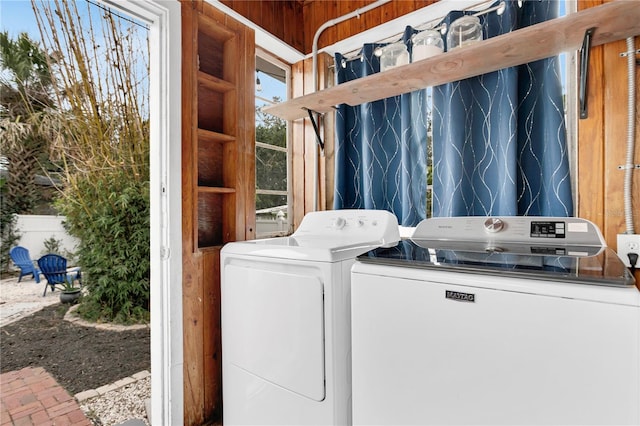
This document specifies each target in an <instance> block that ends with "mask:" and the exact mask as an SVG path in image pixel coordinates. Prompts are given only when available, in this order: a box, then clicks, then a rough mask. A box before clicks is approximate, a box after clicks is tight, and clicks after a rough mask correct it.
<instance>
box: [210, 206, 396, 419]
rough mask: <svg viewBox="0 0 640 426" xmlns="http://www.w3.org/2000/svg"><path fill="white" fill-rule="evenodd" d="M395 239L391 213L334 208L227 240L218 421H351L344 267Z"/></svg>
mask: <svg viewBox="0 0 640 426" xmlns="http://www.w3.org/2000/svg"><path fill="white" fill-rule="evenodd" d="M399 239H400V237H399V230H398V222H397V219H396V217H395V216H394V215H392V214H391V213H389V212H386V211H379V210H337V211H323V212H314V213H309V214H307V215H306V216H305V217H304V219H303V220H302V223H301V224H300V226H299V228H298V230H297V231H296V232H295V233H294V234H293V235H292V236H291V237H282V238H272V239H265V240H255V241H244V242H234V243H230V244H227V245H226V246H224V248H223V249H222V253H221V271H222V374H223V376H222V380H223V381H222V383H223V386H222V389H223V403H224V410H223V419H224V424H225V425H235V424H252V425H256V424H260V425H266V424H271V425H275V424H278V425H286V424H288V425H309V424H323V425H330V424H335V425H346V424H351V371H350V367H351V358H350V357H351V345H350V339H351V332H350V270H351V266H352V265H353V263H354V262H355V257H356V256H357V255H359V254H362V253H364V252H366V251H368V250H371V249H372V248H375V247H380V246H393V245H395V244H396V243H397V242H398V240H399Z"/></svg>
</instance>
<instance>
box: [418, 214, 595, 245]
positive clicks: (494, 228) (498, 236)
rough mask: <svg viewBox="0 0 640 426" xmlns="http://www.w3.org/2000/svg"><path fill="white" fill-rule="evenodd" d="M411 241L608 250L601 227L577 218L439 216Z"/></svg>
mask: <svg viewBox="0 0 640 426" xmlns="http://www.w3.org/2000/svg"><path fill="white" fill-rule="evenodd" d="M411 238H412V239H414V240H420V239H426V240H442V241H461V242H462V241H485V242H495V243H498V242H504V243H525V244H545V243H548V242H550V241H551V240H553V241H554V244H560V245H585V246H596V247H606V243H605V241H604V238H603V237H602V234H601V232H600V230H599V229H598V227H597V226H596V225H594V224H593V223H592V222H590V221H588V220H586V219H581V218H577V217H542V216H500V217H481V216H468V217H438V218H431V219H425V220H423V221H422V222H420V224H418V226H417V227H416V229H415V231H414V233H413V235H412V237H411Z"/></svg>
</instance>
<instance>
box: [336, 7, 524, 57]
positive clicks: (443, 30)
mask: <svg viewBox="0 0 640 426" xmlns="http://www.w3.org/2000/svg"><path fill="white" fill-rule="evenodd" d="M491 3H493V2H491ZM518 5H519V6H520V7H521V5H522V2H521V1H519V2H518ZM474 7H476V6H474ZM505 8H506V4H505V2H504V1H501V2H500V3H499V4H498V5H496V6H493V7H489V8H487V9H483V10H479V11H478V12H475V13H473V14H472V16H482V15H486V14H488V13H491V12H496V13H497V14H498V15H502V13H504V10H505ZM465 10H469V9H465ZM444 18H445V17H444V16H441V17H439V18H436V19H431V20H430V21H427V22H423V23H422V24H419V25H416V26H415V27H414V28H416V29H422V30H426V29H433V30H436V31H440V32H441V33H442V34H446V32H447V25H446V24H442V25H439V26H437V27H433V28H429V25H432V24H433V23H434V22H440V21H442V20H443V19H444ZM403 34H404V33H397V34H394V35H391V36H389V37H386V38H383V39H381V40H377V41H376V43H387V42H392V41H393V42H396V41H400V40H402V35H403ZM354 52H360V49H358V50H353V51H351V52H347V53H345V54H344V55H342V56H343V57H344V58H345V61H353V60H355V59H360V58H362V54H361V53H358V54H356V55H354V56H351V57H348V55H349V54H350V53H354ZM381 53H382V51H381V49H380V48H378V49H376V51H375V55H376V56H380V54H381ZM329 68H335V64H332V65H330V66H329Z"/></svg>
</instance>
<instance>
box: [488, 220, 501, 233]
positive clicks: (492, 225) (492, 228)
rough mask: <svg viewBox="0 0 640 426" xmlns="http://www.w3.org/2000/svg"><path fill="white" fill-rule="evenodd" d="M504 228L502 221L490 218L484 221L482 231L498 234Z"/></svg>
mask: <svg viewBox="0 0 640 426" xmlns="http://www.w3.org/2000/svg"><path fill="white" fill-rule="evenodd" d="M503 228H504V222H503V221H502V219H498V218H493V217H490V218H489V219H487V220H485V221H484V229H485V230H486V231H487V232H491V233H495V232H500V231H502V229H503Z"/></svg>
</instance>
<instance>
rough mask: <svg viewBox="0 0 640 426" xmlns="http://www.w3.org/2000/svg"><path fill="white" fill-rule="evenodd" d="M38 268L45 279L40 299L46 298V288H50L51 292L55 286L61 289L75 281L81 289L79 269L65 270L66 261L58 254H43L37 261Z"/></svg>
mask: <svg viewBox="0 0 640 426" xmlns="http://www.w3.org/2000/svg"><path fill="white" fill-rule="evenodd" d="M38 266H39V267H40V271H41V272H42V274H43V275H44V277H45V278H46V279H47V284H45V286H44V293H42V297H44V296H46V294H47V287H51V291H54V290H55V289H56V286H60V287H62V288H63V287H64V286H65V284H67V283H69V284H73V282H74V281H76V280H77V281H78V283H79V284H80V287H82V276H81V273H80V268H79V267H75V268H70V269H67V259H66V258H65V257H63V256H60V255H59V254H45V255H44V256H42V257H41V258H40V259H38Z"/></svg>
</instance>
